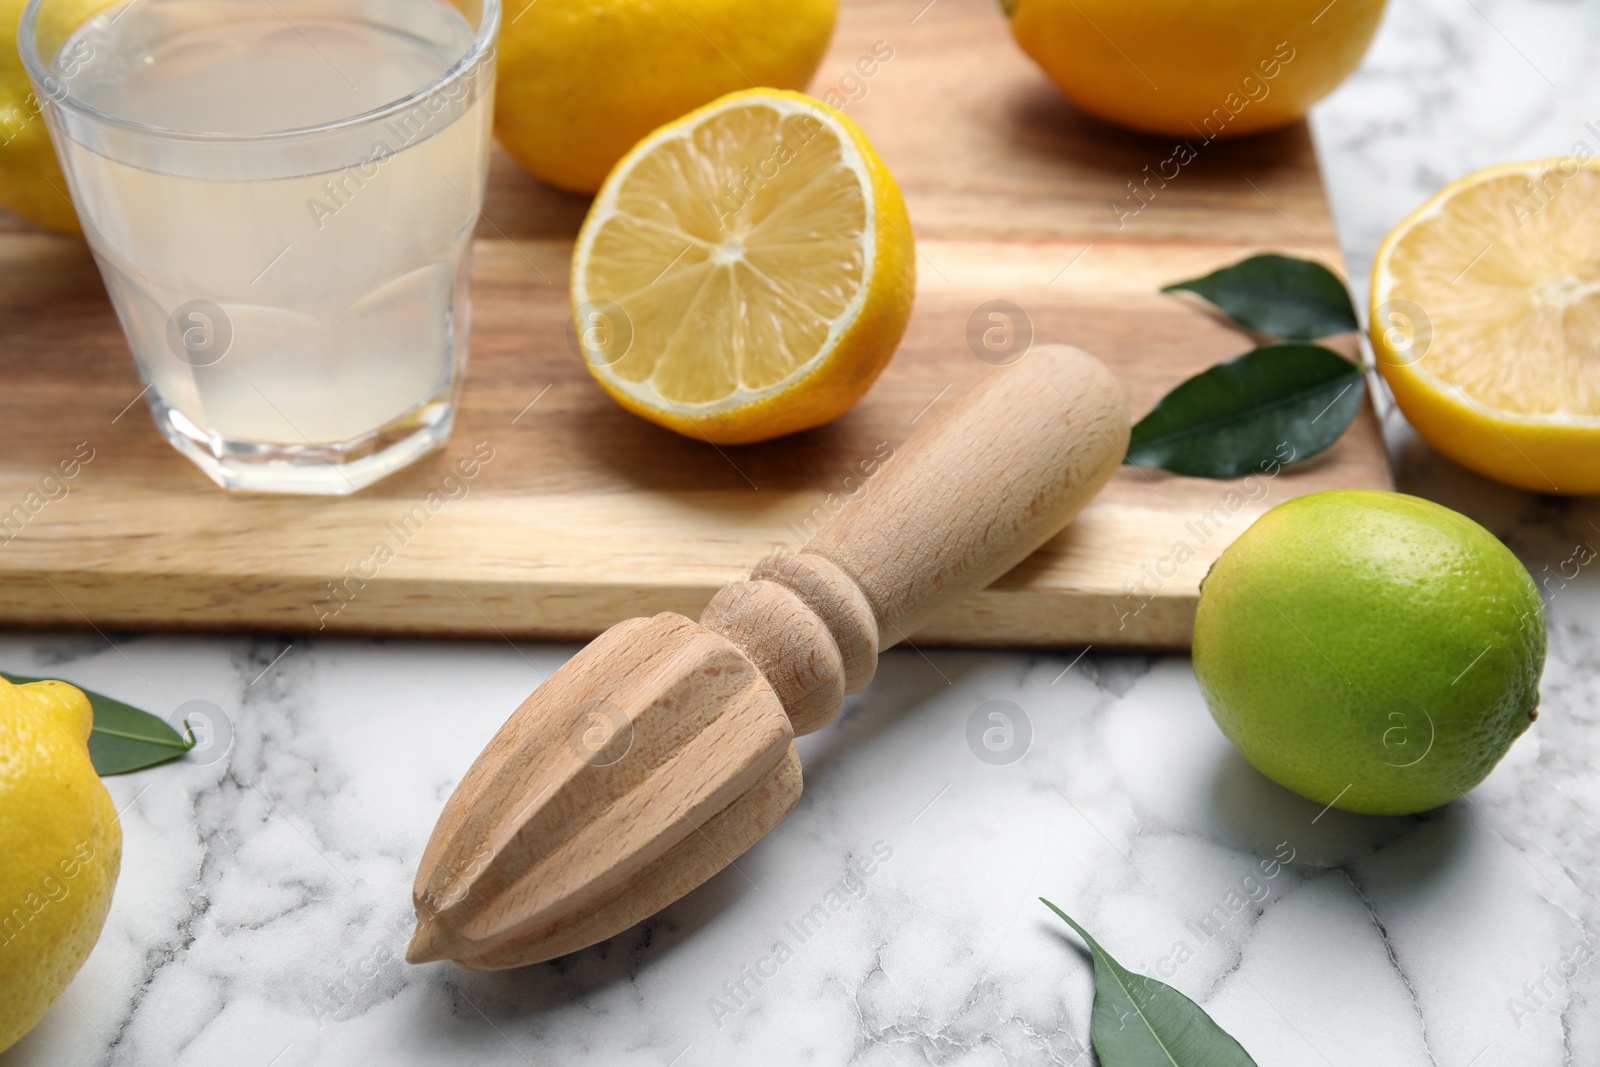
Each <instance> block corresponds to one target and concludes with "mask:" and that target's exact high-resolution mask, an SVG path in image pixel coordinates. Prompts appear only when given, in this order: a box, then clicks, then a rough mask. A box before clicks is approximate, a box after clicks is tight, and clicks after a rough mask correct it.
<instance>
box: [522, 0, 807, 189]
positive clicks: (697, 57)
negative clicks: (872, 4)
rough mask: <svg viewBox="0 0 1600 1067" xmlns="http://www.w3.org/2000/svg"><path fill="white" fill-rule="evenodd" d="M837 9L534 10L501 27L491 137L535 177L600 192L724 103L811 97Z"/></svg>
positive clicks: (662, 4) (755, 1) (599, 6)
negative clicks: (631, 163)
mask: <svg viewBox="0 0 1600 1067" xmlns="http://www.w3.org/2000/svg"><path fill="white" fill-rule="evenodd" d="M838 8H839V3H838V0H785V2H784V3H781V4H771V3H765V2H763V0H609V2H607V3H599V2H597V0H538V2H537V3H530V4H526V5H525V6H524V5H523V4H522V3H520V2H513V3H512V4H510V5H509V6H508V7H507V8H506V14H505V21H504V23H503V25H502V26H501V27H500V44H499V58H498V73H497V75H496V77H497V82H498V84H497V85H496V87H495V112H494V121H495V133H496V134H497V135H498V136H499V138H500V143H501V144H502V145H503V146H504V147H505V150H506V151H507V152H509V153H511V156H512V158H514V159H515V160H516V161H517V162H518V163H520V164H522V165H523V166H524V167H526V168H527V169H528V170H529V171H530V172H531V173H532V174H533V175H534V176H535V177H537V178H541V179H543V180H544V181H547V182H549V183H551V184H552V185H559V186H561V187H562V188H565V189H571V190H574V191H575V192H580V193H592V192H594V191H595V190H596V189H598V188H600V183H601V182H602V181H604V180H605V177H606V175H607V174H608V173H610V171H611V168H612V166H613V165H614V164H615V163H616V162H617V160H619V159H621V158H622V156H623V154H624V153H626V152H627V151H628V149H630V148H632V147H633V146H634V144H636V143H637V142H638V141H639V139H640V138H642V137H643V136H644V135H645V134H647V133H649V132H650V131H651V130H654V129H655V128H656V127H658V126H661V125H663V124H665V123H667V122H671V121H672V120H673V119H675V118H678V117H679V116H681V115H685V114H688V113H689V112H690V111H693V110H694V109H695V108H697V107H699V106H701V105H702V104H708V103H710V102H711V101H713V100H715V99H717V98H718V97H720V96H723V95H724V94H727V93H731V92H734V91H735V90H738V89H749V88H753V87H756V86H763V87H771V88H777V89H803V88H805V86H806V83H808V82H809V81H810V80H811V75H812V74H814V73H816V69H817V64H818V63H820V62H821V61H822V54H823V52H825V51H827V48H828V39H829V38H830V37H831V36H832V35H833V23H834V17H835V16H836V15H837V14H838Z"/></svg>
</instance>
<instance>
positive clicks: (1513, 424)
mask: <svg viewBox="0 0 1600 1067" xmlns="http://www.w3.org/2000/svg"><path fill="white" fill-rule="evenodd" d="M1371 333H1372V346H1373V350H1374V352H1375V353H1376V354H1377V359H1378V371H1379V373H1381V374H1382V375H1383V378H1384V380H1385V381H1386V382H1388V383H1389V388H1390V389H1391V390H1392V391H1393V393H1394V397H1395V401H1396V402H1397V403H1398V404H1399V405H1400V410H1401V411H1403V412H1405V415H1406V418H1407V419H1409V420H1410V421H1411V424H1412V425H1413V426H1415V427H1416V429H1417V432H1418V433H1420V434H1422V436H1423V437H1424V438H1426V439H1427V441H1428V442H1429V443H1430V444H1432V445H1433V446H1434V447H1435V448H1437V449H1438V450H1439V451H1440V452H1443V453H1444V454H1445V455H1447V456H1449V457H1451V458H1452V459H1454V460H1456V461H1457V462H1458V463H1461V464H1462V465H1463V466H1466V467H1469V468H1471V469H1473V470H1475V471H1478V472H1479V473H1481V474H1485V475H1487V476H1489V477H1491V478H1494V479H1496V480H1497V481H1501V482H1505V483H1507V484H1509V485H1515V486H1520V487H1522V488H1524V489H1531V490H1534V491H1536V492H1543V493H1596V492H1600V160H1592V159H1587V158H1580V157H1577V156H1572V157H1566V158H1562V159H1550V160H1544V161H1541V162H1533V163H1507V164H1503V165H1500V166H1495V167H1489V168H1487V169H1485V170H1480V171H1477V172H1476V173H1474V174H1470V175H1468V176H1467V177H1465V178H1462V179H1461V180H1460V181H1458V182H1455V183H1454V184H1452V185H1449V186H1447V187H1445V188H1444V189H1443V190H1441V191H1440V192H1439V193H1438V194H1436V195H1435V196H1434V197H1433V199H1431V200H1429V201H1428V202H1427V203H1426V204H1423V205H1422V207H1420V208H1418V209H1417V211H1416V212H1415V213H1413V214H1412V215H1411V216H1410V217H1409V218H1407V219H1406V220H1405V221H1404V222H1402V223H1401V224H1400V225H1399V226H1398V227H1396V228H1395V230H1394V232H1393V233H1391V234H1390V235H1389V236H1388V238H1386V239H1385V240H1384V242H1383V245H1382V247H1380V248H1379V249H1378V256H1377V260H1376V262H1375V263H1374V264H1373V269H1372V315H1371Z"/></svg>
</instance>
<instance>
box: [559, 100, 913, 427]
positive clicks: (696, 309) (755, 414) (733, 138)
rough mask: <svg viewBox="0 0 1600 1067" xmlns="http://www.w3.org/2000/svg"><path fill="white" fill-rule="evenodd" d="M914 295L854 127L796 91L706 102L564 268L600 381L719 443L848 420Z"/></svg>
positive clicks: (892, 216)
mask: <svg viewBox="0 0 1600 1067" xmlns="http://www.w3.org/2000/svg"><path fill="white" fill-rule="evenodd" d="M915 284H916V271H915V250H914V246H913V243H912V237H911V223H910V220H909V218H908V217H907V215H906V210H905V204H904V202H903V201H902V200H901V198H900V192H899V189H898V188H897V187H896V186H895V183H894V179H893V177H892V176H891V175H890V174H889V171H888V169H887V168H886V167H885V166H884V164H883V161H882V160H881V159H879V158H878V156H877V154H876V153H875V152H873V150H872V146H871V145H870V144H869V143H868V142H867V139H866V137H865V135H864V134H862V132H861V131H860V129H859V128H857V127H856V125H855V124H854V123H853V122H851V121H850V120H849V119H847V118H845V117H844V116H843V115H842V114H840V113H839V112H837V111H835V110H833V109H832V108H829V107H828V106H826V105H825V104H822V103H821V102H820V101H817V100H814V99H812V98H811V97H808V96H804V95H802V94H800V93H791V92H786V91H781V90H774V89H753V90H746V91H742V92H738V93H732V94H729V95H728V96H725V97H722V98H721V99H719V100H715V101H713V102H712V103H710V104H707V105H706V106H705V107H703V108H700V109H699V110H697V111H694V112H691V113H690V114H688V115H686V116H684V117H683V118H681V119H678V120H677V121H675V122H672V123H669V124H667V125H666V126H663V127H661V128H660V129H658V130H656V131H655V132H654V133H652V134H650V135H649V136H648V137H646V138H645V139H644V140H643V141H641V142H639V144H638V145H636V146H635V147H634V148H633V150H632V151H630V152H629V153H628V154H627V155H626V156H624V157H623V159H622V160H621V161H620V162H619V163H618V164H617V166H616V168H615V169H614V170H613V171H612V172H611V174H610V176H609V177H608V178H607V179H606V181H605V183H604V184H603V185H602V186H601V189H600V192H599V194H598V195H597V196H596V198H595V201H594V204H593V205H592V206H591V208H590V211H589V216H588V218H587V219H586V220H585V222H584V224H583V228H582V230H581V231H580V232H579V235H578V241H577V245H576V247H575V248H574V250H573V258H572V305H573V325H574V329H575V334H576V340H577V343H578V347H579V350H580V353H581V355H582V356H583V358H584V360H585V362H586V363H587V364H588V366H589V370H590V372H591V373H592V374H593V375H594V377H595V380H596V381H598V382H599V383H600V385H601V386H602V387H603V388H604V389H605V390H606V392H608V393H609V394H610V395H611V396H612V397H613V398H614V399H615V400H616V401H617V402H618V403H619V404H621V405H622V406H623V407H625V408H627V409H628V410H630V411H632V412H634V413H635V414H638V415H641V416H643V417H644V418H647V419H650V420H651V421H653V422H656V423H659V424H660V425H662V426H665V427H668V428H669V429H672V430H676V431H677V432H679V433H682V434H685V435H686V436H689V437H693V438H696V439H704V440H708V441H712V442H714V443H717V444H743V443H748V442H753V441H762V440H767V439H769V438H772V437H777V436H780V435H783V434H788V433H794V432H796V431H798V430H803V429H807V428H809V427H812V426H817V425H820V424H822V423H825V422H828V421H830V420H832V419H835V418H837V417H838V416H839V415H842V414H843V413H844V412H845V411H847V410H848V409H849V408H850V406H851V405H852V404H854V403H855V402H856V401H857V400H858V399H859V398H860V397H861V395H862V394H863V393H865V392H866V391H867V389H868V388H869V387H870V386H871V385H872V383H873V381H874V380H875V379H876V378H877V376H878V374H879V372H880V371H882V370H883V368H884V366H885V365H886V364H887V363H888V361H889V358H890V357H891V356H892V355H893V354H894V350H895V347H896V345H898V344H899V341H900V337H901V335H902V333H903V332H904V330H905V326H906V322H907V320H908V319H909V317H910V313H911V304H912V299H913V295H914V289H915Z"/></svg>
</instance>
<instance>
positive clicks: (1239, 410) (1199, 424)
mask: <svg viewBox="0 0 1600 1067" xmlns="http://www.w3.org/2000/svg"><path fill="white" fill-rule="evenodd" d="M1365 391H1366V378H1365V376H1364V375H1363V374H1362V371H1361V368H1360V367H1358V366H1356V365H1355V364H1354V363H1351V362H1350V361H1349V360H1347V359H1345V358H1344V357H1343V356H1341V355H1339V353H1337V352H1334V351H1331V350H1329V349H1326V348H1323V347H1322V346H1321V345H1308V344H1301V343H1298V342H1287V343H1283V344H1273V345H1262V346H1261V347H1260V348H1257V349H1255V350H1253V351H1250V352H1246V353H1245V354H1244V355H1242V356H1239V357H1237V358H1236V359H1230V360H1228V362H1226V363H1219V364H1217V365H1216V366H1215V367H1212V368H1211V369H1210V370H1207V371H1202V372H1201V373H1199V374H1197V375H1195V376H1194V377H1193V378H1190V379H1189V380H1188V381H1186V382H1184V383H1183V384H1182V385H1179V386H1178V387H1177V388H1176V389H1174V390H1173V391H1172V392H1170V393H1168V394H1167V395H1166V396H1165V397H1163V398H1162V399H1161V402H1160V403H1159V404H1157V405H1156V406H1155V407H1154V408H1153V409H1152V410H1151V412H1150V414H1148V415H1146V416H1145V417H1144V418H1142V419H1140V420H1139V424H1138V425H1137V426H1135V427H1134V428H1133V433H1132V435H1131V436H1130V437H1129V440H1128V455H1127V457H1126V458H1125V459H1124V460H1123V462H1125V463H1131V464H1133V465H1135V466H1140V467H1160V468H1162V469H1163V470H1169V471H1171V472H1173V473H1174V474H1188V475H1193V476H1195V477H1198V478H1238V477H1240V476H1242V475H1245V474H1249V473H1251V472H1253V471H1254V472H1261V473H1266V472H1267V471H1269V470H1271V471H1274V472H1275V471H1276V468H1277V467H1281V466H1287V465H1288V464H1290V463H1293V462H1296V461H1297V460H1302V459H1309V458H1310V457H1311V456H1314V455H1316V454H1317V453H1318V452H1321V451H1322V450H1323V449H1325V448H1327V447H1328V446H1329V445H1331V444H1333V443H1334V442H1335V441H1337V440H1338V439H1339V435H1340V434H1342V433H1344V431H1345V428H1346V427H1347V426H1349V425H1350V423H1351V422H1352V421H1353V420H1354V419H1355V417H1356V412H1358V411H1360V410H1361V398H1362V396H1363V395H1364V394H1365Z"/></svg>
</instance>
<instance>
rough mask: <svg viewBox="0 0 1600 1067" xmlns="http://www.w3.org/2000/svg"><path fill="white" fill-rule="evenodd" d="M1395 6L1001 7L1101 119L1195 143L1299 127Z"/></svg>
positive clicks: (1293, 2) (1156, 2) (1161, 2)
mask: <svg viewBox="0 0 1600 1067" xmlns="http://www.w3.org/2000/svg"><path fill="white" fill-rule="evenodd" d="M1383 5H1384V0H1334V2H1333V3H1329V0H1198V2H1197V0H1001V7H1002V8H1003V9H1004V10H1005V11H1006V13H1007V14H1008V15H1009V16H1010V17H1011V32H1012V34H1013V35H1014V36H1015V37H1016V39H1017V43H1018V44H1019V45H1021V46H1022V50H1023V51H1024V52H1026V53H1028V55H1030V56H1032V57H1033V58H1034V60H1035V61H1036V62H1037V63H1038V64H1039V65H1040V66H1041V67H1043V68H1044V70H1045V73H1046V74H1048V75H1049V76H1050V79H1051V80H1052V81H1054V82H1055V83H1056V85H1057V86H1059V87H1060V89H1061V91H1062V92H1063V93H1065V94H1066V95H1067V97H1068V99H1070V100H1071V101H1072V102H1073V103H1074V104H1076V105H1078V106H1079V107H1080V108H1082V109H1083V110H1085V111H1087V112H1089V113H1090V114H1091V115H1096V116H1098V117H1100V118H1103V119H1106V120H1108V121H1111V122H1116V123H1120V124H1122V125H1124V126H1131V127H1132V128H1134V129H1136V130H1144V131H1145V132H1147V133H1160V134H1167V135H1170V136H1173V137H1181V138H1183V139H1184V140H1186V141H1188V142H1189V143H1190V144H1194V143H1196V139H1198V140H1200V141H1209V140H1211V139H1213V138H1216V137H1237V136H1239V135H1240V134H1246V133H1254V132H1256V131H1257V130H1265V129H1271V128H1272V127H1274V126H1282V125H1284V124H1286V123H1289V122H1293V121H1294V120H1295V119H1298V118H1300V117H1301V116H1302V115H1304V114H1305V113H1306V110H1307V109H1308V108H1310V107H1311V105H1312V104H1314V103H1316V102H1317V101H1318V100H1320V99H1322V98H1323V97H1324V96H1326V95H1328V93H1330V92H1332V91H1333V89H1334V87H1335V86H1337V85H1338V84H1339V83H1340V82H1342V81H1344V79H1345V78H1346V77H1348V76H1349V74H1350V72H1351V71H1353V70H1355V69H1356V65H1357V64H1359V63H1360V62H1361V57H1362V55H1363V54H1364V53H1365V52H1366V50H1367V45H1368V44H1369V43H1370V42H1371V41H1372V35H1373V33H1374V32H1375V31H1376V30H1377V27H1378V19H1379V17H1380V16H1381V15H1382V14H1383Z"/></svg>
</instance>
